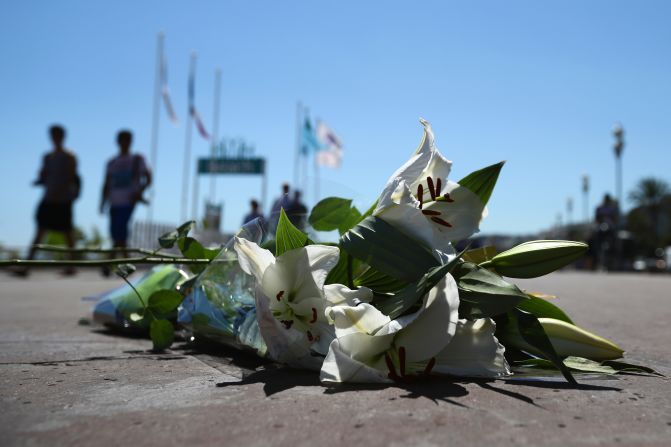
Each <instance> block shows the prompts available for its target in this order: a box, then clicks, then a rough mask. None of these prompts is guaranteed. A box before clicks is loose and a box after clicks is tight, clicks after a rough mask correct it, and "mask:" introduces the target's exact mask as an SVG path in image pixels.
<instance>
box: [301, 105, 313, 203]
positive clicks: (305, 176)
mask: <svg viewBox="0 0 671 447" xmlns="http://www.w3.org/2000/svg"><path fill="white" fill-rule="evenodd" d="M303 111H304V112H305V113H304V114H303V119H302V120H301V121H302V122H301V138H302V133H303V130H304V129H303V128H304V127H305V123H306V122H307V121H308V120H309V119H310V109H308V108H307V107H305V108H304V109H303ZM303 143H305V142H303ZM313 152H314V147H312V146H310V148H308V149H307V150H306V151H305V152H304V154H303V155H304V156H305V157H304V160H303V179H302V181H301V189H302V192H303V197H307V193H308V190H309V189H310V188H308V169H309V165H308V162H309V161H310V155H309V154H311V153H313Z"/></svg>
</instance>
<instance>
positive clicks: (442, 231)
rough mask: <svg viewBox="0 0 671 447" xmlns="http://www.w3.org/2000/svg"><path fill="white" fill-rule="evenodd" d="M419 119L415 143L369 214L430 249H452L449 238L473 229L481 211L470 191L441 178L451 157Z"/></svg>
mask: <svg viewBox="0 0 671 447" xmlns="http://www.w3.org/2000/svg"><path fill="white" fill-rule="evenodd" d="M420 122H421V123H422V125H423V126H424V137H423V138H422V142H421V143H420V145H419V148H418V149H417V150H416V151H415V153H414V154H413V156H412V157H411V158H410V160H408V161H407V162H406V163H405V164H404V165H403V166H401V167H400V168H399V169H398V170H397V171H396V172H395V173H394V174H393V175H392V176H391V177H390V178H389V180H388V181H387V184H386V186H385V188H384V190H383V191H382V194H381V196H380V199H379V200H378V205H377V207H376V208H375V211H374V213H373V214H374V215H376V216H378V217H380V218H382V219H384V220H385V221H387V222H389V223H390V224H392V225H394V226H395V227H397V228H399V229H400V230H401V231H403V232H405V233H406V234H408V235H414V236H416V237H417V238H418V239H419V240H421V241H422V242H423V243H424V244H425V245H426V246H428V247H430V248H432V249H437V250H439V251H442V252H444V253H453V252H454V249H453V248H452V245H451V243H450V241H457V240H461V239H465V238H468V237H469V236H471V235H472V234H473V233H476V232H478V231H479V224H480V221H481V220H482V218H483V217H485V216H486V214H487V211H486V208H485V206H484V204H483V203H482V201H481V200H480V199H479V198H478V196H477V195H476V194H475V193H473V192H472V191H470V190H469V189H467V188H465V187H463V186H461V185H459V184H458V183H456V182H452V181H450V180H448V179H447V177H448V175H449V173H450V170H451V168H452V162H451V161H449V160H447V159H446V158H445V157H443V155H442V154H441V153H440V152H439V151H438V149H437V148H436V145H435V141H434V136H433V131H432V130H431V125H430V124H429V123H428V122H427V121H425V120H423V119H420Z"/></svg>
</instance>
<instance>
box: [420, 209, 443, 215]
mask: <svg viewBox="0 0 671 447" xmlns="http://www.w3.org/2000/svg"><path fill="white" fill-rule="evenodd" d="M422 214H424V215H425V216H440V215H441V214H442V213H441V212H440V211H434V210H422Z"/></svg>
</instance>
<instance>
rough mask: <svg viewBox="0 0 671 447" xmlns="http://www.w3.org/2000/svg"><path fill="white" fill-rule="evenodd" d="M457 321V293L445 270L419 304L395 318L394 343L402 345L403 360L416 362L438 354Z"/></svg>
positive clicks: (450, 277)
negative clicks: (397, 325)
mask: <svg viewBox="0 0 671 447" xmlns="http://www.w3.org/2000/svg"><path fill="white" fill-rule="evenodd" d="M458 320H459V292H458V289H457V283H456V281H455V280H454V278H453V277H452V275H450V274H449V273H448V274H447V275H446V276H445V277H444V278H443V279H442V280H441V281H440V282H439V283H438V284H437V285H436V286H435V287H434V288H432V289H431V290H430V291H429V293H428V294H427V295H426V296H425V297H424V300H423V302H422V307H421V308H420V309H419V310H418V311H417V312H415V313H414V314H412V315H408V316H406V317H401V318H399V319H398V320H396V321H397V323H399V324H400V325H401V326H403V327H404V329H403V330H401V331H398V334H397V335H396V338H395V339H394V345H395V346H396V347H398V348H400V347H404V348H405V352H406V354H405V355H406V361H408V362H420V361H424V360H427V359H430V358H431V357H434V356H435V355H436V354H438V353H439V352H440V351H441V350H442V349H443V348H445V346H446V345H448V343H450V340H451V339H452V337H453V336H454V334H455V332H456V329H457V322H458Z"/></svg>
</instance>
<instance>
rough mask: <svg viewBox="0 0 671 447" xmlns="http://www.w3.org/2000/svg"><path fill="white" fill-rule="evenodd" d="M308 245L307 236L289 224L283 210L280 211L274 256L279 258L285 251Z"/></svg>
mask: <svg viewBox="0 0 671 447" xmlns="http://www.w3.org/2000/svg"><path fill="white" fill-rule="evenodd" d="M307 244H308V235H307V234H305V233H303V232H302V231H301V230H299V229H298V228H296V227H295V226H294V224H292V223H291V221H290V220H289V218H288V217H287V214H286V213H285V212H284V209H281V210H280V219H279V221H278V223H277V231H276V232H275V256H277V257H279V256H281V255H282V253H284V252H285V251H289V250H294V249H296V248H301V247H305V245H307Z"/></svg>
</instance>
